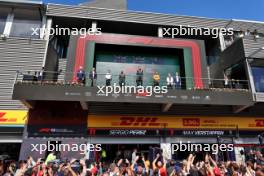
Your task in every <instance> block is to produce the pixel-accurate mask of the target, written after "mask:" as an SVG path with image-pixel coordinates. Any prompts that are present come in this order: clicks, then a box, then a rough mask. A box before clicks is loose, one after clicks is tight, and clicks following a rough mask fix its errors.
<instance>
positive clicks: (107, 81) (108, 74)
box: [105, 70, 112, 86]
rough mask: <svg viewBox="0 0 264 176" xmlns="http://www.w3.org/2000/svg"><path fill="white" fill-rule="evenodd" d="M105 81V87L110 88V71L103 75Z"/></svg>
mask: <svg viewBox="0 0 264 176" xmlns="http://www.w3.org/2000/svg"><path fill="white" fill-rule="evenodd" d="M105 80H106V86H110V85H111V80H112V75H111V72H110V70H108V71H107V73H106V75H105Z"/></svg>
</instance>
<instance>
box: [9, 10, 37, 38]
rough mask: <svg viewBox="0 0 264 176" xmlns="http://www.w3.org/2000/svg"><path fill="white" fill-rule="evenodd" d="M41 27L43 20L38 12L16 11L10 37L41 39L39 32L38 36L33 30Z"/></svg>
mask: <svg viewBox="0 0 264 176" xmlns="http://www.w3.org/2000/svg"><path fill="white" fill-rule="evenodd" d="M40 27H41V18H40V12H39V11H38V10H29V9H15V10H14V21H13V25H12V28H11V33H10V36H15V37H30V38H39V31H38V35H35V33H34V30H33V29H37V28H40ZM32 28H33V29H32Z"/></svg>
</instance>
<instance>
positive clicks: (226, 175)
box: [0, 152, 264, 176]
mask: <svg viewBox="0 0 264 176" xmlns="http://www.w3.org/2000/svg"><path fill="white" fill-rule="evenodd" d="M133 155H134V156H133ZM0 175H1V176H264V157H263V156H262V154H261V153H260V152H249V153H248V154H247V157H246V161H245V162H234V161H225V162H224V161H215V160H214V159H213V157H212V156H211V155H210V154H205V157H204V158H203V159H202V160H197V158H196V155H195V154H192V153H191V154H189V156H188V157H187V158H186V159H184V160H182V161H178V160H173V159H167V158H165V157H164V156H162V154H160V153H157V154H156V156H155V157H154V158H153V161H150V160H149V159H148V158H146V157H144V155H138V154H137V155H135V153H134V154H132V159H131V160H130V159H126V158H118V159H113V161H111V162H110V161H109V162H108V161H106V160H103V161H102V160H101V161H100V162H92V161H89V160H85V159H81V160H76V159H71V160H70V161H62V160H60V159H56V157H55V155H54V153H50V154H49V155H48V157H47V158H46V159H45V160H44V159H41V158H40V159H38V160H37V161H34V159H33V158H32V157H28V159H27V160H25V161H23V160H21V161H19V162H18V163H17V162H15V161H8V162H5V161H1V162H0Z"/></svg>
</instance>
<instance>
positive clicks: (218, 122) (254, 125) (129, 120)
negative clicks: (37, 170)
mask: <svg viewBox="0 0 264 176" xmlns="http://www.w3.org/2000/svg"><path fill="white" fill-rule="evenodd" d="M87 124H88V128H142V129H153V128H154V129H156V128H160V129H162V128H164V127H165V128H172V129H173V128H175V129H186V128H188V129H196V128H200V129H236V128H239V129H244V130H261V129H263V128H264V118H262V117H260V118H257V117H199V116H197V117H194V116H185V117H180V116H136V115H135V116H133V115H131V116H126V115H124V116H122V115H89V116H88V123H87Z"/></svg>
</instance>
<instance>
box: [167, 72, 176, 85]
mask: <svg viewBox="0 0 264 176" xmlns="http://www.w3.org/2000/svg"><path fill="white" fill-rule="evenodd" d="M166 81H167V86H168V89H172V86H173V83H174V80H173V77H172V76H171V74H170V73H169V74H168V76H167V80H166Z"/></svg>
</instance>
